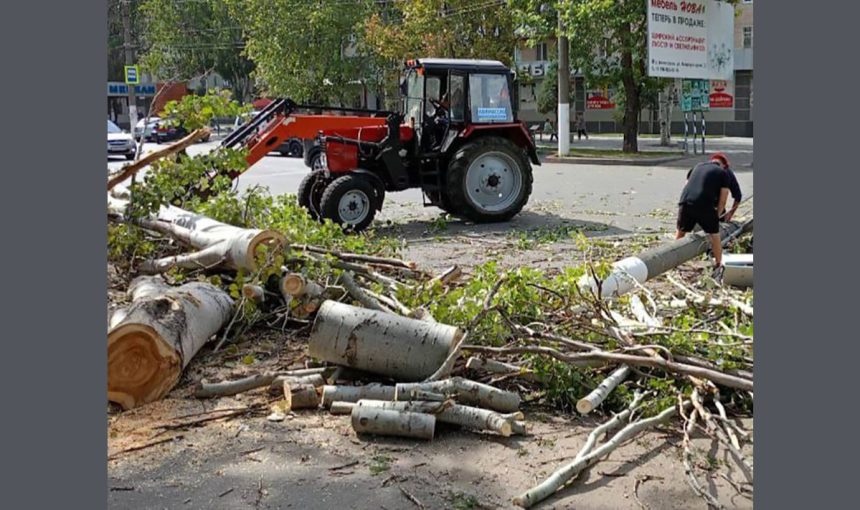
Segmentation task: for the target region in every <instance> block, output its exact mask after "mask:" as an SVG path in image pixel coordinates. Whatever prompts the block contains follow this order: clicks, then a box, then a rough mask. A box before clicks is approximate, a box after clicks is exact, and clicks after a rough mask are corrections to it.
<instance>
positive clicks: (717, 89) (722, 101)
mask: <svg viewBox="0 0 860 510" xmlns="http://www.w3.org/2000/svg"><path fill="white" fill-rule="evenodd" d="M708 102H709V103H710V106H711V109H714V108H734V106H735V95H734V90H733V87H732V82H730V81H726V80H711V93H710V95H709V97H708Z"/></svg>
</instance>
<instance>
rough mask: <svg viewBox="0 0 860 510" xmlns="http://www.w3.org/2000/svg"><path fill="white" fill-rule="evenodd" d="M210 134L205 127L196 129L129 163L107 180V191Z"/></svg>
mask: <svg viewBox="0 0 860 510" xmlns="http://www.w3.org/2000/svg"><path fill="white" fill-rule="evenodd" d="M210 133H211V131H210V130H209V129H208V128H205V127H204V128H200V129H197V130H195V131H194V132H192V133H191V134H190V135H188V136H186V137H185V138H183V139H181V140H179V141H177V142H174V143H172V144H170V145H168V146H167V147H163V148H161V149H158V150H155V151H152V152H150V153H149V154H147V155H146V156H144V157H142V158H140V159H139V160H137V161H135V162H134V163H131V164H129V165H126V166H124V167H122V169H120V171H119V172H117V173H116V174H114V175H112V176H110V177H109V178H108V182H107V189H108V191H110V190H112V189H113V188H114V187H115V186H116V185H117V184H119V183H121V182H122V181H124V180H126V179H128V178H129V177H131V176H132V175H134V174H136V173H137V172H139V171H140V170H141V169H143V168H144V167H146V166H148V165H150V164H152V163H154V162H155V161H158V160H159V159H161V158H164V157H167V156H170V155H171V154H176V153H177V152H179V151H181V150H183V149H186V148H188V147H189V146H191V145H192V144H194V142H196V141H197V140H199V139H201V138H203V137H204V136H205V135H208V134H210Z"/></svg>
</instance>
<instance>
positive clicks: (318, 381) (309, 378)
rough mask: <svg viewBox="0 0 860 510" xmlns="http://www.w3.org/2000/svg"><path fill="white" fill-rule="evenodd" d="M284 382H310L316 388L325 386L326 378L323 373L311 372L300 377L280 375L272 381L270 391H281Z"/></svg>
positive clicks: (294, 383) (303, 383)
mask: <svg viewBox="0 0 860 510" xmlns="http://www.w3.org/2000/svg"><path fill="white" fill-rule="evenodd" d="M284 383H289V384H291V385H294V386H298V385H305V384H310V385H311V386H313V387H314V388H322V387H323V386H325V378H324V377H323V376H322V374H310V375H305V376H300V377H294V376H291V375H279V376H277V377H275V379H274V380H273V381H272V382H271V385H270V387H269V390H270V391H281V390H282V389H283V388H284Z"/></svg>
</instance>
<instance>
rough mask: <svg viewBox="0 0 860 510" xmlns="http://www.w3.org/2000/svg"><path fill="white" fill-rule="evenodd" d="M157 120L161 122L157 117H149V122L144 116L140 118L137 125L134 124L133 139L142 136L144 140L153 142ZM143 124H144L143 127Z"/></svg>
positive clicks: (138, 138)
mask: <svg viewBox="0 0 860 510" xmlns="http://www.w3.org/2000/svg"><path fill="white" fill-rule="evenodd" d="M159 122H161V119H160V118H158V117H150V118H149V122H147V121H146V119H145V118H143V119H140V120H139V121H138V123H137V125H136V126H134V139H135V140H140V137H141V136H143V138H144V141H147V142H154V141H155V138H156V137H155V131H156V128H158V123H159ZM144 124H146V127H145V128H144Z"/></svg>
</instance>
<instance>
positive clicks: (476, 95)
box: [400, 58, 516, 155]
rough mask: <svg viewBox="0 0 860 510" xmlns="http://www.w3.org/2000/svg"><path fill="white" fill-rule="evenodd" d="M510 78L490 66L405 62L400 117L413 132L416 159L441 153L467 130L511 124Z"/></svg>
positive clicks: (501, 67)
mask: <svg viewBox="0 0 860 510" xmlns="http://www.w3.org/2000/svg"><path fill="white" fill-rule="evenodd" d="M513 77H514V75H513V73H512V71H511V70H510V69H509V68H508V67H507V66H505V65H504V64H502V63H501V62H498V61H495V60H458V59H439V58H429V59H420V60H419V59H416V60H409V61H407V62H406V68H405V72H404V76H403V79H402V81H401V87H400V90H401V96H402V102H401V111H402V113H403V118H404V122H405V123H406V124H407V125H409V126H410V127H412V129H413V130H414V131H415V140H416V144H415V146H414V151H415V153H416V155H417V154H422V153H423V154H427V153H433V152H442V153H444V152H445V151H446V149H447V148H448V147H450V145H451V144H452V143H453V142H454V141H455V140H456V138H457V137H458V136H459V135H460V134H461V133H463V132H464V131H465V130H466V128H467V127H468V126H473V125H491V126H492V125H494V124H513V123H514V122H515V119H516V112H515V111H514V105H515V104H516V103H514V102H512V101H511V90H513V88H514V83H513Z"/></svg>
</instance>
